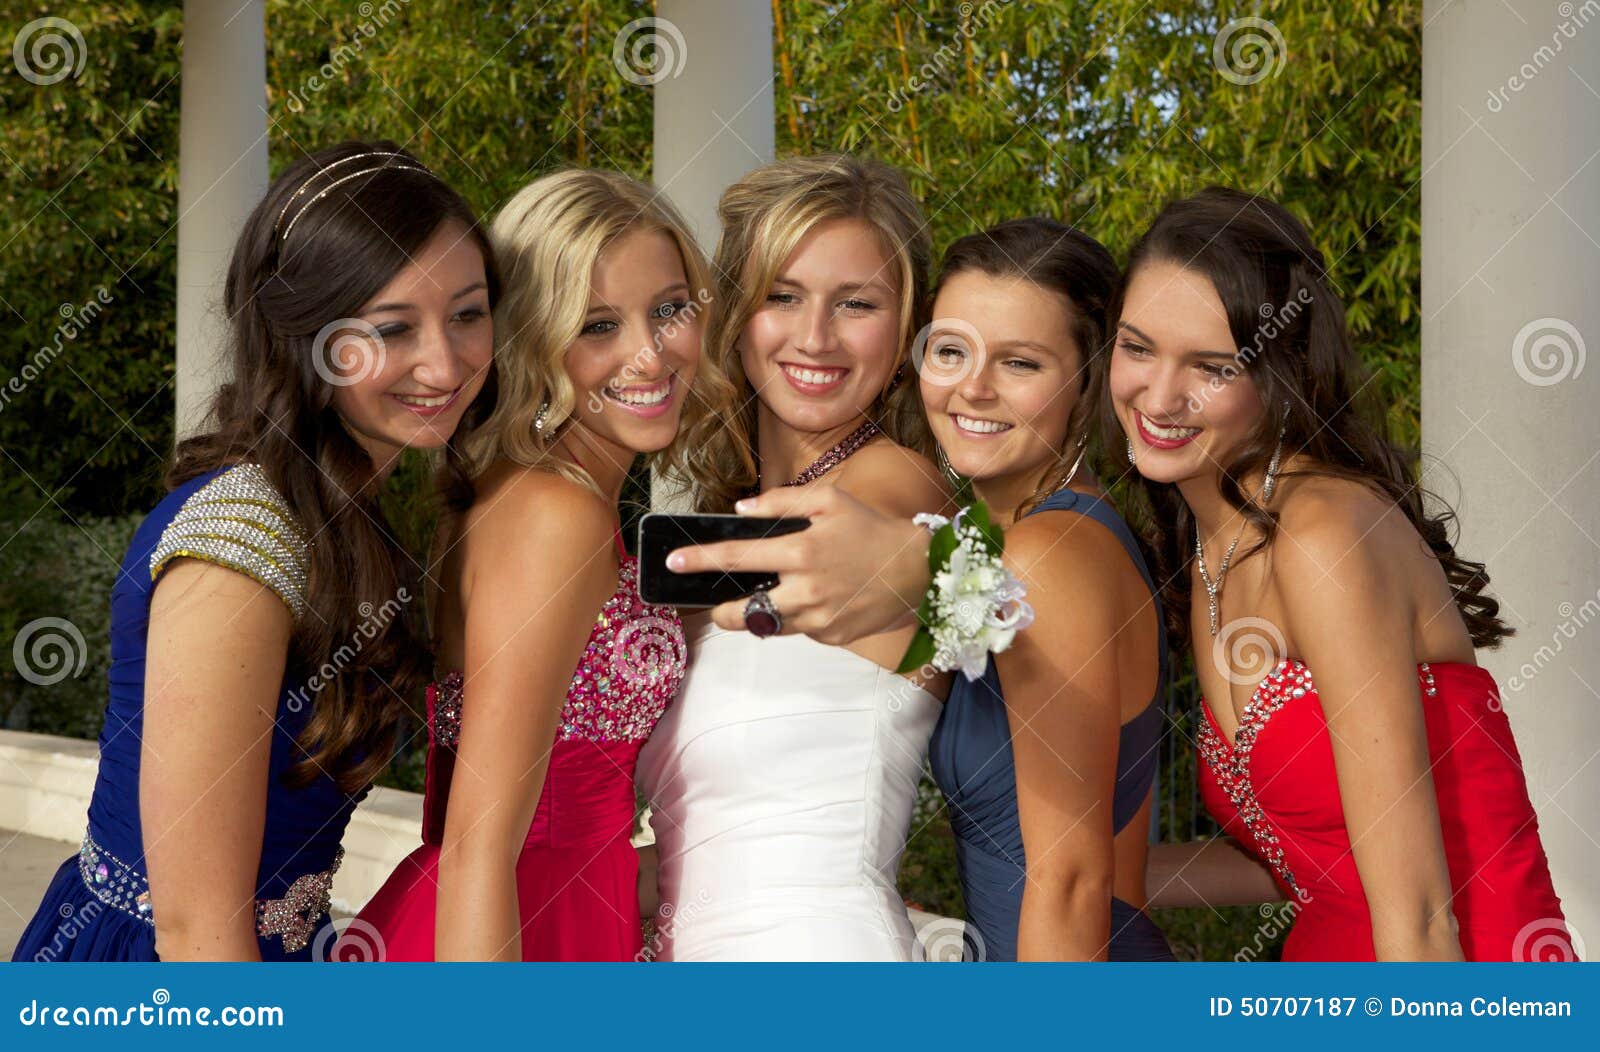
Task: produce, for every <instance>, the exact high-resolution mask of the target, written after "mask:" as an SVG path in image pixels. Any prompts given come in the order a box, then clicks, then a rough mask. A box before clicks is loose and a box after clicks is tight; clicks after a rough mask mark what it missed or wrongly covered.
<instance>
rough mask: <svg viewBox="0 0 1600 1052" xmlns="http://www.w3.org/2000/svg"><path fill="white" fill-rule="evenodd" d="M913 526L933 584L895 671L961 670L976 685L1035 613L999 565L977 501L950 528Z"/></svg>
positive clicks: (927, 519) (997, 544)
mask: <svg viewBox="0 0 1600 1052" xmlns="http://www.w3.org/2000/svg"><path fill="white" fill-rule="evenodd" d="M912 521H914V522H916V523H917V525H919V526H925V527H927V528H928V530H929V531H930V532H931V533H932V534H933V536H932V538H931V539H930V540H929V542H928V569H929V570H930V571H932V574H933V580H932V582H931V583H930V584H929V585H928V591H927V593H926V594H925V595H924V596H923V598H922V605H921V607H919V608H918V610H917V621H918V622H919V625H918V628H917V634H916V635H915V636H914V637H912V640H911V645H910V646H908V647H906V653H905V656H904V657H902V658H901V659H900V667H899V668H898V669H897V670H896V671H897V672H901V673H905V672H911V671H914V670H916V669H919V668H922V667H923V666H925V665H932V666H933V667H934V668H936V669H938V670H939V671H940V672H949V671H952V670H954V669H957V668H959V669H960V670H961V672H962V674H963V675H965V676H966V677H967V679H969V680H975V679H977V678H978V677H980V676H982V675H983V674H984V671H985V670H986V669H987V667H988V664H989V655H990V654H998V653H1000V652H1001V651H1003V650H1005V649H1006V647H1008V646H1010V645H1011V641H1012V639H1014V638H1015V637H1016V634H1017V633H1018V632H1020V631H1022V630H1023V629H1024V628H1027V627H1028V626H1029V625H1030V624H1032V623H1033V607H1031V606H1029V605H1028V604H1027V603H1026V602H1024V601H1023V597H1024V596H1025V595H1027V589H1026V588H1025V587H1023V584H1022V582H1021V581H1019V580H1017V578H1016V575H1015V574H1013V573H1012V572H1011V571H1010V570H1007V569H1006V568H1005V565H1004V564H1003V563H1002V562H1001V561H1000V555H1001V552H1003V551H1004V550H1005V533H1004V532H1003V531H1002V530H1001V529H1000V527H998V526H996V525H995V524H994V523H993V521H991V520H990V518H989V507H988V505H986V504H984V502H983V501H981V500H974V501H972V503H970V504H967V505H966V506H965V507H963V508H962V509H961V510H960V511H958V512H956V516H955V518H954V519H953V520H952V519H947V518H945V517H944V516H943V515H930V514H921V515H917V516H915V517H914V518H913V520H912Z"/></svg>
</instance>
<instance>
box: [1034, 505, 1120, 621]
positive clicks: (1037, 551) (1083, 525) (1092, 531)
mask: <svg viewBox="0 0 1600 1052" xmlns="http://www.w3.org/2000/svg"><path fill="white" fill-rule="evenodd" d="M1004 560H1005V563H1006V566H1007V567H1008V568H1009V569H1010V570H1011V572H1012V573H1014V574H1016V575H1017V577H1018V579H1019V580H1021V581H1022V582H1023V584H1024V585H1027V586H1029V590H1030V597H1029V601H1030V602H1033V603H1034V606H1035V608H1036V609H1038V608H1040V607H1041V604H1045V605H1048V604H1049V603H1056V604H1058V605H1063V606H1070V607H1072V608H1076V609H1079V610H1082V609H1083V608H1085V607H1097V606H1099V607H1105V608H1108V609H1109V608H1113V607H1117V606H1119V605H1120V604H1119V603H1118V602H1117V600H1116V597H1117V596H1118V595H1119V594H1120V593H1121V591H1122V590H1123V589H1125V588H1127V589H1133V588H1134V587H1135V586H1137V591H1138V594H1139V597H1140V598H1141V599H1142V598H1143V594H1144V584H1143V581H1142V580H1140V579H1139V572H1138V569H1137V568H1136V567H1135V566H1134V565H1133V562H1132V561H1131V560H1130V559H1129V558H1128V553H1127V550H1126V549H1125V548H1123V546H1122V542H1121V541H1120V540H1118V539H1117V536H1116V534H1115V533H1113V532H1112V531H1111V530H1110V529H1109V528H1107V527H1106V526H1105V525H1104V524H1102V523H1100V522H1097V521H1096V520H1094V519H1091V518H1089V517H1088V516H1086V515H1075V514H1071V513H1069V512H1048V511H1047V512H1040V513H1038V514H1035V515H1029V516H1028V517H1027V518H1024V519H1022V520H1021V521H1020V522H1017V523H1015V524H1014V525H1012V526H1011V527H1010V528H1008V529H1007V530H1006V537H1005V555H1004ZM1036 599H1037V600H1038V601H1037V602H1036V601H1035V600H1036Z"/></svg>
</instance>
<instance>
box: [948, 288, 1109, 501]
mask: <svg viewBox="0 0 1600 1052" xmlns="http://www.w3.org/2000/svg"><path fill="white" fill-rule="evenodd" d="M1072 310H1073V307H1072V304H1071V303H1070V302H1069V301H1068V300H1067V299H1066V297H1064V296H1062V295H1061V294H1060V293H1056V292H1051V291H1048V290H1046V289H1043V288H1040V287H1039V286H1038V285H1036V284H1034V283H1033V282H1030V281H1026V280H1023V279H1020V278H1011V277H995V276H993V275H989V274H985V273H983V272H981V271H966V272H964V273H959V274H956V275H954V276H953V277H950V278H947V279H945V281H944V282H943V284H942V285H941V286H940V289H939V295H938V297H937V298H936V299H935V301H934V305H933V316H934V323H933V327H932V330H931V331H930V334H929V337H928V342H927V348H926V350H925V352H924V354H923V359H922V363H921V367H920V368H919V370H918V374H919V383H920V385H921V391H922V404H923V408H924V410H925V411H926V413H927V416H928V426H929V428H930V429H931V430H932V432H933V436H934V438H935V439H936V440H937V441H938V443H939V448H941V449H942V450H944V454H945V456H946V457H947V458H948V459H949V461H950V465H951V467H953V468H954V469H955V470H956V472H957V473H958V474H961V475H965V476H966V477H968V478H970V479H972V480H974V481H975V482H981V481H991V480H999V479H1005V478H1015V479H1018V480H1019V482H1020V483H1021V485H1022V486H1023V487H1024V488H1025V489H1031V488H1032V486H1033V485H1034V484H1035V483H1036V482H1037V480H1038V478H1039V474H1040V472H1041V471H1043V470H1045V469H1046V468H1047V467H1048V466H1049V465H1051V464H1054V463H1055V462H1056V461H1057V460H1058V459H1059V456H1060V450H1062V449H1063V448H1064V446H1065V445H1066V443H1067V441H1068V435H1067V429H1068V422H1069V418H1070V417H1071V415H1072V409H1073V407H1074V406H1075V405H1076V404H1077V402H1078V397H1079V392H1080V391H1081V390H1082V388H1083V369H1084V357H1083V353H1082V350H1081V348H1079V347H1078V344H1077V341H1076V340H1075V339H1074V338H1073V334H1072V319H1073V315H1072Z"/></svg>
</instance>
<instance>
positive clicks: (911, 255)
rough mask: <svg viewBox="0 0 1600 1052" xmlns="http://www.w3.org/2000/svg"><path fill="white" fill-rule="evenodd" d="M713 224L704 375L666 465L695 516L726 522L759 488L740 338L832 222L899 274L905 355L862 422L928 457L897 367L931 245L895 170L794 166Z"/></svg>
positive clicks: (916, 313)
mask: <svg viewBox="0 0 1600 1052" xmlns="http://www.w3.org/2000/svg"><path fill="white" fill-rule="evenodd" d="M717 213H718V215H719V216H720V217H721V219H722V237H721V239H720V240H718V242H717V251H716V255H715V257H714V258H713V260H712V263H713V270H714V273H715V279H716V285H717V287H716V293H715V297H714V298H715V306H714V308H713V310H712V314H711V322H710V325H709V326H708V328H707V331H706V344H705V346H706V354H705V357H706V360H707V362H708V363H709V364H710V366H711V370H710V373H711V375H708V376H707V377H706V382H705V384H704V392H703V394H701V395H700V396H699V397H696V398H692V399H690V400H689V401H688V402H687V403H686V404H685V406H684V423H683V434H684V436H685V437H684V439H683V441H681V442H679V443H678V444H677V445H676V448H675V450H674V456H673V458H672V462H671V463H672V471H673V473H674V474H676V475H677V476H678V477H679V478H680V479H681V480H682V481H686V482H689V483H691V484H692V486H693V492H694V497H695V507H696V508H697V509H698V510H700V511H705V512H728V511H732V510H733V504H734V501H736V500H738V499H739V498H740V497H743V496H744V495H745V494H746V493H747V492H748V491H750V490H751V489H753V488H754V487H755V485H756V481H757V471H756V460H755V457H756V449H755V433H756V401H757V398H756V393H755V391H754V390H753V389H752V387H751V385H750V379H749V377H747V376H746V375H745V371H744V363H743V362H742V361H741V360H740V357H739V350H738V341H739V336H740V334H741V333H742V332H743V331H744V327H745V325H746V324H747V323H748V322H749V321H750V318H751V317H752V316H753V315H754V314H755V312H756V310H757V309H758V308H759V307H760V306H761V304H762V302H763V301H764V300H765V298H766V296H767V293H768V291H769V290H770V289H771V288H772V282H773V281H774V280H775V279H776V277H777V275H778V270H779V269H780V268H781V267H782V266H783V263H784V260H786V259H788V258H789V254H790V253H792V252H793V251H794V249H795V246H796V245H798V244H799V243H800V241H801V239H803V238H804V237H805V235H806V234H807V232H809V231H810V230H811V229H812V228H813V227H814V226H816V225H817V224H818V223H822V222H826V221H828V220H832V219H860V220H864V221H866V222H867V223H869V224H871V226H872V227H873V229H874V230H875V231H876V232H877V234H878V237H879V238H880V240H881V242H882V244H883V249H884V252H885V254H887V255H888V256H889V258H890V260H891V265H892V266H893V267H894V270H895V278H896V281H897V283H898V284H899V287H900V346H899V348H898V353H897V355H896V361H895V369H894V370H893V372H892V373H891V374H890V380H889V383H888V385H887V387H886V389H885V390H884V391H883V393H882V394H881V395H880V396H879V397H878V399H877V402H876V403H875V405H874V406H873V407H872V408H871V410H869V415H871V416H872V417H874V419H875V420H876V421H877V423H878V425H879V426H880V427H881V428H882V429H883V432H884V434H885V435H887V436H888V437H889V438H890V439H892V440H894V441H895V442H898V443H899V444H900V445H903V446H907V447H910V448H912V449H922V448H924V447H925V440H924V438H923V434H924V430H925V427H924V424H923V421H922V413H921V411H920V408H919V407H918V405H917V394H916V387H917V385H916V377H915V375H914V374H913V373H912V372H911V370H909V369H907V368H905V367H904V365H905V361H906V358H907V356H908V352H909V349H910V346H911V338H912V336H913V335H915V333H916V331H917V328H918V326H920V325H921V324H922V317H923V314H924V311H925V308H926V305H927V299H928V295H927V293H928V262H929V257H930V256H931V255H932V244H931V242H930V239H929V237H928V226H927V223H926V221H925V220H924V219H923V216H922V206H921V205H920V204H919V203H918V202H917V199H916V197H915V196H913V195H912V193H911V188H910V186H909V185H908V184H907V183H906V179H905V176H904V175H902V174H901V173H900V171H899V169H897V168H894V167H893V166H891V165H888V164H884V163H883V162H881V161H873V160H867V159H864V158H860V157H851V156H849V155H848V154H816V155H813V156H808V157H790V158H787V159H786V160H782V161H777V162H774V163H772V164H769V165H766V166H764V167H761V168H757V169H756V170H755V171H753V172H751V173H750V174H749V175H746V176H745V177H744V178H742V179H740V180H739V181H738V182H736V183H734V184H733V185H732V186H730V187H728V189H727V190H726V191H724V192H723V195H722V200H721V202H720V203H719V204H718V206H717ZM697 386H698V384H697Z"/></svg>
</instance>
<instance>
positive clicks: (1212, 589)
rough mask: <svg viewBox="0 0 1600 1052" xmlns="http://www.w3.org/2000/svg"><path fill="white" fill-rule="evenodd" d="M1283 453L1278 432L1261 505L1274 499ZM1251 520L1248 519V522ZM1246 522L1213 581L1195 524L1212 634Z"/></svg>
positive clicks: (1196, 552) (1196, 549) (1197, 562)
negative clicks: (1223, 588)
mask: <svg viewBox="0 0 1600 1052" xmlns="http://www.w3.org/2000/svg"><path fill="white" fill-rule="evenodd" d="M1282 454H1283V432H1281V431H1280V432H1279V433H1278V447H1277V448H1276V449H1274V450H1273V451H1272V462H1271V463H1269V464H1268V465H1267V477H1266V478H1265V479H1263V480H1262V482H1261V493H1260V501H1261V506H1262V507H1263V508H1264V507H1266V506H1267V501H1269V500H1271V499H1272V487H1273V485H1274V484H1275V483H1276V482H1277V481H1278V462H1279V458H1280V457H1281V456H1282ZM1248 521H1249V520H1246V522H1248ZM1246 522H1241V523H1240V524H1239V532H1238V533H1236V534H1234V535H1233V543H1232V544H1230V545H1228V550H1227V552H1225V553H1224V554H1223V556H1222V565H1220V566H1218V567H1217V579H1216V580H1215V581H1213V580H1212V579H1211V575H1210V574H1209V573H1207V572H1206V553H1205V550H1204V549H1203V548H1201V546H1200V527H1199V526H1198V525H1196V526H1195V531H1194V561H1195V565H1196V566H1197V567H1198V568H1199V570H1200V583H1201V584H1203V585H1205V586H1206V606H1207V608H1208V610H1209V612H1210V614H1211V634H1212V635H1216V634H1217V605H1218V599H1219V597H1220V596H1221V595H1222V582H1223V580H1224V579H1225V578H1227V576H1228V563H1230V562H1232V561H1233V550H1234V549H1235V548H1237V547H1239V538H1241V537H1243V536H1244V528H1245V525H1246Z"/></svg>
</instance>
